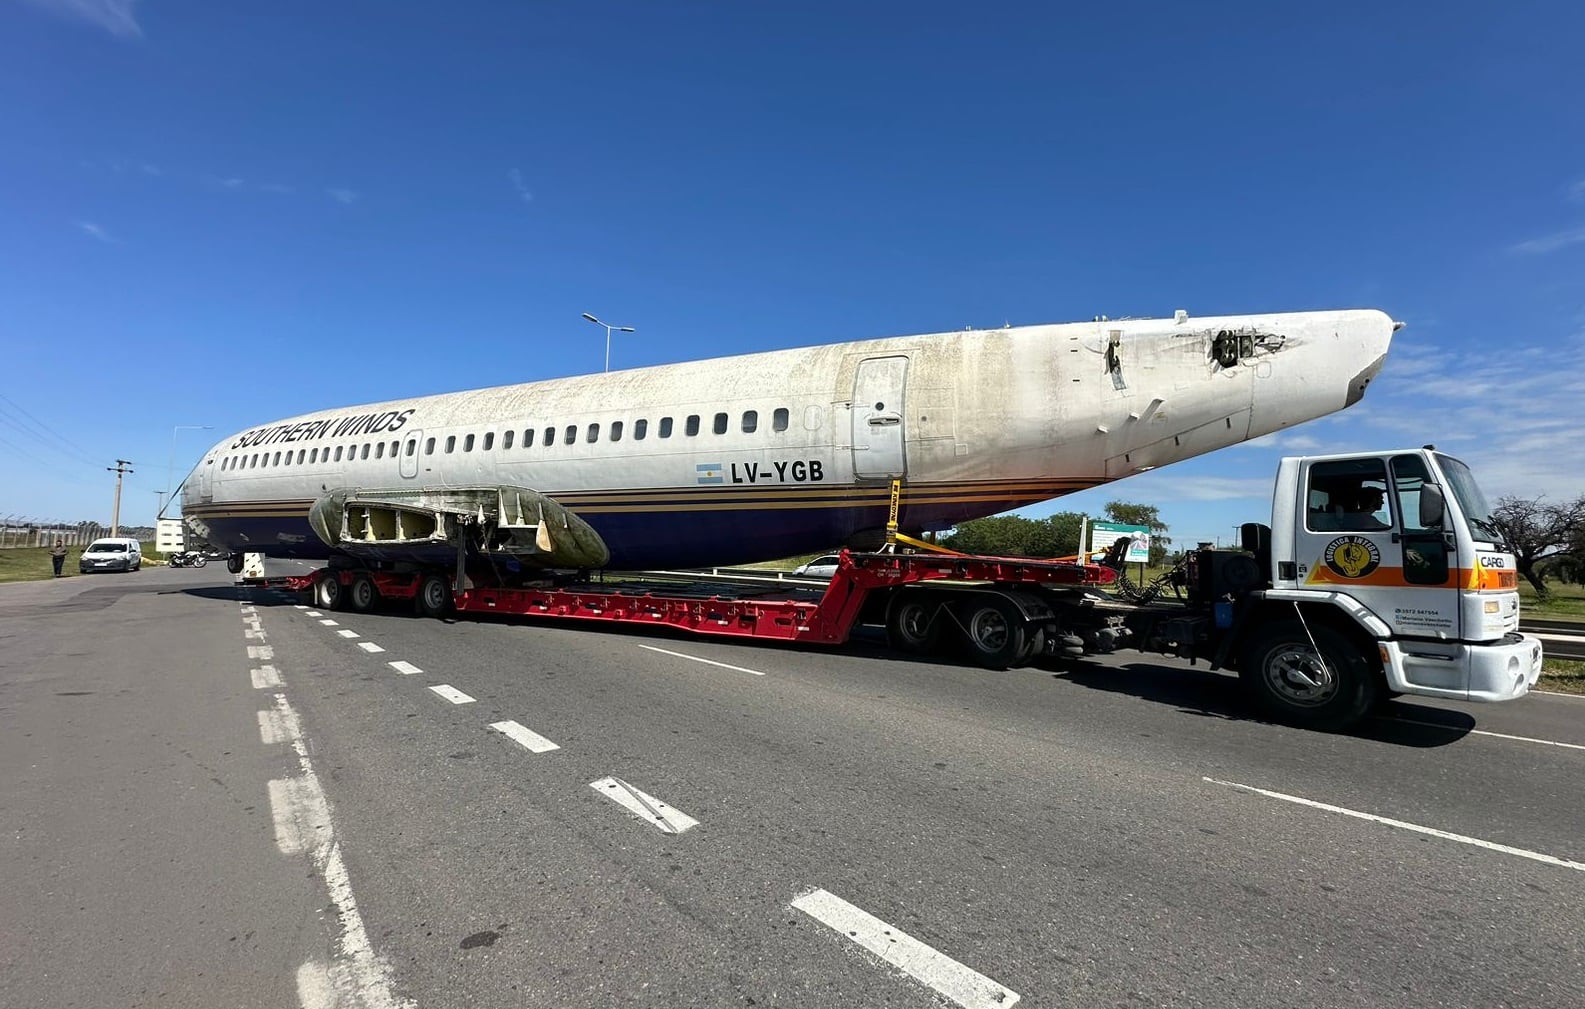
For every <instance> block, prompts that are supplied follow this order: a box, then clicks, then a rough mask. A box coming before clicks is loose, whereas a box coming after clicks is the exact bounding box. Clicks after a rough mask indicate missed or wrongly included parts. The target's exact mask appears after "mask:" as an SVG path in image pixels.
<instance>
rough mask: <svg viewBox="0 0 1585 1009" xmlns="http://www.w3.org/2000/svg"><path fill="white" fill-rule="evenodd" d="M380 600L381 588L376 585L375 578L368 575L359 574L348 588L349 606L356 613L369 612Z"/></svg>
mask: <svg viewBox="0 0 1585 1009" xmlns="http://www.w3.org/2000/svg"><path fill="white" fill-rule="evenodd" d="M379 601H380V590H379V589H377V588H375V587H374V579H372V578H370V577H369V576H368V575H357V576H355V577H354V578H353V579H352V585H351V586H350V587H348V589H347V608H348V609H350V610H351V611H352V612H354V613H368V612H369V611H370V610H372V609H374V607H375V606H376V605H377V604H378V603H379Z"/></svg>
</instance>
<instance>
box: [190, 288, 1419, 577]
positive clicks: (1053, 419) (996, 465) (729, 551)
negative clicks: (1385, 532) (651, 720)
mask: <svg viewBox="0 0 1585 1009" xmlns="http://www.w3.org/2000/svg"><path fill="white" fill-rule="evenodd" d="M1399 325H1400V324H1397V323H1394V322H1393V321H1392V319H1391V318H1389V317H1388V316H1387V315H1384V314H1383V313H1381V312H1379V311H1374V310H1351V311H1331V312H1297V313H1290V314H1277V315H1246V316H1226V317H1215V318H1206V319H1190V318H1189V317H1188V316H1187V315H1186V314H1185V313H1183V312H1181V311H1180V312H1179V313H1177V315H1176V316H1175V317H1174V318H1171V319H1130V320H1117V321H1108V320H1104V319H1102V320H1098V321H1095V322H1085V323H1071V324H1065V325H1043V326H1024V327H1014V328H1007V329H994V330H966V331H962V332H951V333H936V334H930V335H924V336H903V337H892V338H887V339H879V340H865V341H859V342H854V343H838V344H829V345H825V346H818V347H808V348H803V349H798V350H780V351H771V352H767V353H761V354H747V355H743V356H738V357H725V358H717V359H713V360H706V361H695V362H690V363H685V364H672V365H662V366H658V367H652V368H638V369H634V370H631V371H616V372H610V373H606V374H599V375H585V376H579V377H574V378H563V379H552V380H547V381H543V382H529V383H525V384H522V385H507V386H498V387H495V388H490V389H479V390H474V391H468V392H454V393H446V394H442V395H436V396H425V397H420V398H417V399H402V400H392V401H390V402H386V403H373V404H369V405H366V406H356V407H343V408H336V409H331V410H326V411H321V412H318V413H311V414H305V415H302V416H299V417H290V418H287V419H285V420H280V421H275V422H273V423H269V424H264V425H261V426H259V427H254V428H249V429H248V430H246V431H241V432H239V433H237V434H235V435H231V436H229V437H227V438H225V439H224V440H222V441H220V442H218V443H217V444H215V445H214V447H213V448H211V449H209V451H207V452H206V453H204V456H203V458H202V460H201V461H200V462H199V463H198V465H197V466H196V467H195V468H194V470H193V471H192V473H191V474H189V476H188V477H187V479H186V482H185V484H184V488H183V496H182V512H183V518H184V520H185V522H186V524H187V527H188V531H189V534H190V535H191V536H192V537H193V538H194V540H196V541H198V542H200V543H205V544H208V545H209V546H210V547H211V548H215V549H220V550H225V551H228V552H230V553H232V554H233V555H234V560H240V554H241V553H242V552H244V551H246V552H257V553H262V554H265V555H267V556H272V557H295V558H306V559H333V561H334V562H338V563H350V564H354V565H357V564H363V565H368V564H375V563H389V562H396V563H402V562H407V563H414V564H449V563H453V562H455V563H458V564H459V566H460V564H461V563H462V560H463V559H464V557H466V558H468V559H471V560H473V561H477V562H483V561H491V562H494V563H497V564H498V565H504V566H506V567H507V568H508V569H513V568H518V567H522V566H527V567H549V568H587V569H596V568H610V569H615V570H633V569H641V568H660V567H672V566H687V567H700V566H710V565H718V564H736V563H744V562H752V561H758V560H765V559H769V558H776V557H786V556H789V555H792V554H797V553H807V552H813V551H818V550H825V549H829V548H830V547H832V546H833V545H834V544H842V543H846V544H852V545H856V546H861V547H866V546H867V547H870V548H873V547H874V546H876V545H877V544H878V543H879V542H880V538H881V536H882V534H883V530H884V527H885V525H886V521H887V516H888V505H889V499H890V488H891V484H892V481H893V480H900V481H901V482H902V494H901V509H900V513H899V528H900V530H901V531H903V532H905V533H910V534H914V535H917V534H919V533H922V532H924V531H929V530H942V529H947V528H950V527H951V526H952V525H954V524H955V523H958V522H961V521H964V520H966V519H972V518H978V517H981V516H985V515H992V514H995V513H998V512H1003V511H1006V510H1008V509H1010V508H1016V507H1018V506H1020V505H1027V504H1031V503H1034V502H1037V501H1043V500H1046V499H1048V498H1053V497H1057V496H1060V495H1063V494H1068V493H1072V492H1073V491H1078V490H1083V489H1085V488H1088V487H1094V486H1096V485H1097V484H1102V483H1106V482H1108V481H1112V480H1117V479H1120V478H1122V477H1126V476H1128V475H1130V474H1133V473H1140V472H1143V471H1145V470H1150V469H1155V468H1156V467H1159V466H1164V465H1166V464H1168V463H1172V462H1176V461H1178V460H1180V459H1187V458H1189V457H1191V456H1196V455H1200V454H1201V453H1204V452H1209V451H1211V450H1213V449H1218V448H1221V447H1223V446H1226V445H1232V444H1234V443H1237V442H1241V441H1244V440H1246V439H1249V438H1255V437H1258V436H1260V435H1264V434H1268V433H1270V432H1273V431H1277V430H1281V429H1283V428H1286V427H1290V426H1292V425H1294V424H1298V423H1301V422H1303V421H1307V420H1311V419H1313V418H1316V417H1320V416H1323V415H1325V414H1329V413H1332V412H1334V411H1336V410H1341V409H1343V408H1344V407H1346V406H1348V405H1350V404H1352V403H1355V402H1357V401H1358V400H1359V399H1360V397H1361V396H1362V395H1364V392H1365V387H1366V386H1367V385H1369V384H1370V382H1371V380H1372V379H1373V378H1375V376H1376V375H1377V373H1378V372H1379V371H1380V370H1381V367H1382V364H1383V362H1384V361H1385V358H1386V354H1387V348H1388V344H1389V343H1390V342H1391V339H1392V334H1393V332H1394V331H1395V330H1396V329H1397V328H1398V326H1399Z"/></svg>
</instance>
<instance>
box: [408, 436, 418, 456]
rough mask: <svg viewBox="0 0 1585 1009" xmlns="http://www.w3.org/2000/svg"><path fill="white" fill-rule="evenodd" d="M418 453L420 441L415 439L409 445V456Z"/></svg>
mask: <svg viewBox="0 0 1585 1009" xmlns="http://www.w3.org/2000/svg"><path fill="white" fill-rule="evenodd" d="M417 451H418V439H417V438H414V439H413V440H412V441H410V442H408V443H407V454H408V455H409V456H411V455H412V454H413V453H415V452H417Z"/></svg>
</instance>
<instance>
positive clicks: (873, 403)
mask: <svg viewBox="0 0 1585 1009" xmlns="http://www.w3.org/2000/svg"><path fill="white" fill-rule="evenodd" d="M907 377H908V358H906V357H872V358H868V359H866V360H863V361H860V362H859V366H858V373H857V375H856V376H855V377H854V380H853V409H852V417H853V476H854V477H855V478H857V479H859V480H890V479H893V478H895V477H901V476H905V475H907V472H908V468H907V459H906V457H905V452H904V442H905V437H906V431H905V430H904V428H905V425H904V423H903V418H904V417H905V416H906V413H905V411H904V391H905V385H906V382H907Z"/></svg>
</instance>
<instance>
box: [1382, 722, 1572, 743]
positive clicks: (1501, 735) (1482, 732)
mask: <svg viewBox="0 0 1585 1009" xmlns="http://www.w3.org/2000/svg"><path fill="white" fill-rule="evenodd" d="M1392 721H1394V722H1402V723H1403V724H1405V725H1425V726H1429V727H1430V728H1433V729H1446V730H1448V731H1449V732H1463V731H1465V730H1464V729H1460V728H1459V727H1458V726H1456V725H1443V724H1442V723H1440V722H1422V721H1420V720H1419V719H1415V718H1394V719H1392ZM1468 731H1469V733H1470V735H1472V736H1492V737H1494V738H1497V739H1512V740H1516V741H1518V742H1521V743H1539V744H1540V745H1542V746H1561V747H1564V748H1566V749H1570V750H1585V746H1582V745H1581V744H1579V743H1560V742H1558V741H1557V740H1555V739H1536V738H1535V737H1534V736H1510V735H1508V733H1506V732H1491V731H1489V730H1486V729H1470V730H1468Z"/></svg>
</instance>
